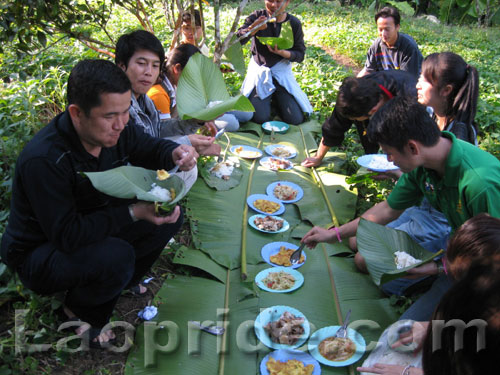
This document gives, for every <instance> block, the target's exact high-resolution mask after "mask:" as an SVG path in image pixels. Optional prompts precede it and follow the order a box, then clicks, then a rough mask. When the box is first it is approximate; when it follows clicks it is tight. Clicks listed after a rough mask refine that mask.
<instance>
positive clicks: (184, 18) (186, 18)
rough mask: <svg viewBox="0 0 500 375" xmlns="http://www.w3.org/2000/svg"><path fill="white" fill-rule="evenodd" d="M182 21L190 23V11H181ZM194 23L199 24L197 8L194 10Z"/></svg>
mask: <svg viewBox="0 0 500 375" xmlns="http://www.w3.org/2000/svg"><path fill="white" fill-rule="evenodd" d="M182 22H185V23H189V24H190V23H191V13H190V12H184V13H182ZM194 24H195V25H196V26H201V17H200V11H199V10H198V9H195V10H194Z"/></svg>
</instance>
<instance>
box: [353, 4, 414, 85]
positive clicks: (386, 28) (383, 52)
mask: <svg viewBox="0 0 500 375" xmlns="http://www.w3.org/2000/svg"><path fill="white" fill-rule="evenodd" d="M400 20H401V16H400V15H399V11H398V10H397V9H396V8H394V7H391V6H386V7H384V8H382V9H381V10H380V11H378V12H377V14H375V22H376V24H377V30H378V36H379V37H378V38H377V39H376V40H375V41H374V42H373V44H372V45H371V47H370V49H369V50H368V53H367V55H366V62H365V66H364V68H363V69H362V70H361V71H360V72H359V73H358V77H363V76H365V75H367V74H370V73H373V72H377V71H380V70H389V69H399V70H404V71H407V72H408V73H411V74H412V75H413V76H414V77H415V79H418V76H419V75H420V67H421V65H422V60H423V58H422V54H421V53H420V50H419V49H418V46H417V43H416V42H415V41H414V40H413V38H412V37H411V36H409V35H406V34H403V33H400V32H399V28H400V24H399V22H400Z"/></svg>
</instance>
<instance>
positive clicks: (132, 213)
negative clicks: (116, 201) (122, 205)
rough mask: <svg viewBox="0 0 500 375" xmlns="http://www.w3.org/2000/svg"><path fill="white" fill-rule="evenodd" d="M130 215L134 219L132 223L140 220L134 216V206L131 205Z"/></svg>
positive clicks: (129, 208)
mask: <svg viewBox="0 0 500 375" xmlns="http://www.w3.org/2000/svg"><path fill="white" fill-rule="evenodd" d="M128 213H129V214H130V217H131V218H132V221H133V222H136V221H137V220H139V219H138V218H137V217H136V216H135V215H134V205H133V204H131V205H130V206H128Z"/></svg>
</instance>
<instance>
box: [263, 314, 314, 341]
mask: <svg viewBox="0 0 500 375" xmlns="http://www.w3.org/2000/svg"><path fill="white" fill-rule="evenodd" d="M285 311H288V312H289V313H291V314H293V315H294V316H296V317H298V318H304V322H303V323H302V327H304V333H303V334H302V335H301V336H300V337H299V339H298V340H297V342H296V343H295V344H293V345H286V344H278V343H277V342H273V341H271V338H270V337H269V335H268V334H267V332H266V331H265V329H264V327H265V326H266V325H267V324H268V323H270V322H274V321H277V320H279V318H280V317H281V315H282V314H283V313H284V312H285ZM254 330H255V334H256V335H257V337H258V339H259V340H260V341H261V342H262V343H263V344H264V345H265V346H267V347H269V348H273V349H293V348H298V347H300V346H302V344H304V343H305V342H306V340H307V338H308V337H309V333H310V327H309V321H308V320H307V318H306V317H305V316H304V314H302V313H301V312H300V311H299V310H297V309H294V308H293V307H290V306H271V307H268V308H267V309H264V310H262V311H261V313H260V314H259V315H257V318H256V319H255V323H254Z"/></svg>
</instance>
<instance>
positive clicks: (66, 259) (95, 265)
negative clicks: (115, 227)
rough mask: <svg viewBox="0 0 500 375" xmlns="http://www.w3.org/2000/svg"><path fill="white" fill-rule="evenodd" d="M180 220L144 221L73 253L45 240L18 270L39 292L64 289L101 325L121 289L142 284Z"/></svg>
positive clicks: (78, 310)
mask: <svg viewBox="0 0 500 375" xmlns="http://www.w3.org/2000/svg"><path fill="white" fill-rule="evenodd" d="M182 221H183V217H182V216H181V217H180V218H179V220H178V221H177V222H176V223H173V224H164V225H160V226H157V225H154V224H152V223H149V222H147V221H144V220H140V221H137V222H135V223H133V224H131V225H130V226H128V227H126V228H124V229H123V230H122V231H121V232H120V233H119V234H117V235H116V236H113V237H108V238H106V239H104V240H103V241H99V242H96V243H93V244H90V245H87V246H85V247H82V248H80V249H78V250H77V251H75V252H73V253H70V254H68V253H64V252H61V251H59V250H57V249H56V248H55V247H54V246H53V245H52V244H51V243H46V244H43V245H41V246H40V247H38V248H36V249H35V250H34V251H32V252H31V253H30V254H29V256H28V257H27V259H26V260H25V262H24V263H23V264H21V265H20V266H19V267H18V268H17V272H18V274H19V278H20V279H21V281H22V282H23V284H24V285H25V286H26V287H27V288H29V289H31V290H33V291H34V292H35V293H39V294H43V295H48V294H52V293H56V292H66V298H65V302H64V303H65V305H66V306H67V307H68V308H69V309H70V310H71V311H72V312H74V313H75V315H76V316H77V317H78V318H80V319H81V320H83V321H85V322H87V323H89V324H90V325H92V326H93V327H97V328H99V327H102V326H104V325H106V323H108V322H109V319H110V318H111V314H112V312H113V308H114V306H115V304H116V302H117V300H118V298H119V296H120V294H121V292H122V291H123V290H124V289H126V288H128V287H130V286H133V285H137V284H138V283H139V281H140V280H141V278H142V277H143V276H144V275H145V274H146V272H147V271H148V270H149V269H150V268H151V266H152V265H153V263H154V262H155V260H156V259H157V258H158V257H159V255H160V254H161V252H162V250H163V249H164V248H165V245H166V244H167V242H168V241H169V240H170V239H171V238H172V237H173V236H174V234H175V233H176V232H177V231H178V230H179V229H180V227H181V225H182Z"/></svg>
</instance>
